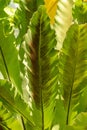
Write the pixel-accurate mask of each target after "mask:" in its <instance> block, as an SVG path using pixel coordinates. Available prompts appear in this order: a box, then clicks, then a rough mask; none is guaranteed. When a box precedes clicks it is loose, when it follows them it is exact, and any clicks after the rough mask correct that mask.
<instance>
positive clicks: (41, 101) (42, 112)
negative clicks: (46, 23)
mask: <svg viewBox="0 0 87 130" xmlns="http://www.w3.org/2000/svg"><path fill="white" fill-rule="evenodd" d="M42 15H43V14H41V17H40V38H39V52H38V62H39V87H40V97H41V100H40V103H41V114H42V130H44V108H43V92H42V91H43V90H42V75H41V70H42V67H41V43H42V42H41V29H42V28H41V22H42Z"/></svg>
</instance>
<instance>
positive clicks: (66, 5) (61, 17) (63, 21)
mask: <svg viewBox="0 0 87 130" xmlns="http://www.w3.org/2000/svg"><path fill="white" fill-rule="evenodd" d="M72 5H73V1H72V0H59V1H58V3H57V12H56V16H55V23H54V29H55V31H56V39H57V46H56V47H57V49H58V50H60V49H61V47H62V45H63V41H64V39H65V37H66V32H67V30H68V29H69V27H70V25H71V23H72Z"/></svg>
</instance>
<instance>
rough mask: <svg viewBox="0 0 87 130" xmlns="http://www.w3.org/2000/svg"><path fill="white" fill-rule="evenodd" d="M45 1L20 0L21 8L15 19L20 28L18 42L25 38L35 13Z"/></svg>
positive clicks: (18, 9) (16, 25) (17, 26)
mask: <svg viewBox="0 0 87 130" xmlns="http://www.w3.org/2000/svg"><path fill="white" fill-rule="evenodd" d="M43 3H44V0H25V1H24V2H22V1H20V0H19V1H18V4H19V8H17V10H16V12H15V15H14V20H13V21H14V25H15V27H16V28H18V29H19V34H18V37H17V44H20V43H21V42H22V41H23V40H24V39H23V36H24V34H25V33H26V32H27V29H28V25H29V22H30V19H31V17H32V15H33V13H34V12H35V11H36V10H37V9H38V7H39V6H40V5H42V4H43Z"/></svg>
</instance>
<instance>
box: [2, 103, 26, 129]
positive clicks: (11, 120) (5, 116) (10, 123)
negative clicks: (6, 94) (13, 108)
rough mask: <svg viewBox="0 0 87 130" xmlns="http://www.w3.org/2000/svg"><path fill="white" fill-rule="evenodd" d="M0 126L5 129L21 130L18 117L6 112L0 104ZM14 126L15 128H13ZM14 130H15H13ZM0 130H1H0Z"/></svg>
mask: <svg viewBox="0 0 87 130" xmlns="http://www.w3.org/2000/svg"><path fill="white" fill-rule="evenodd" d="M0 119H1V120H0V125H1V126H2V127H3V128H5V129H9V130H10V129H12V130H15V129H17V130H23V128H22V123H21V120H20V116H18V115H17V114H15V113H14V114H13V113H12V112H10V111H8V110H7V109H6V108H5V106H4V105H3V104H2V102H0ZM15 126H16V127H15ZM14 128H15V129H14ZM0 130H1V129H0Z"/></svg>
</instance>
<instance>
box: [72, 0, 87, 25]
mask: <svg viewBox="0 0 87 130" xmlns="http://www.w3.org/2000/svg"><path fill="white" fill-rule="evenodd" d="M73 18H74V20H75V21H77V22H78V23H79V24H84V23H87V2H85V1H83V0H76V2H75V4H74V6H73Z"/></svg>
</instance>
